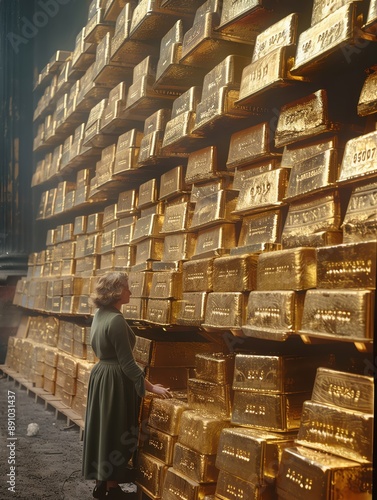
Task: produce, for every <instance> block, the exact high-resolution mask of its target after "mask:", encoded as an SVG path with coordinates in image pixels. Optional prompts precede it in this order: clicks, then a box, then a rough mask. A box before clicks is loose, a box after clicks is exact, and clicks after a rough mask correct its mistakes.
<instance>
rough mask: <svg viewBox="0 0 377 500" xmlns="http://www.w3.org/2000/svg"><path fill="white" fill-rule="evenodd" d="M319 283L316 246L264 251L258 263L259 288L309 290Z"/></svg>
mask: <svg viewBox="0 0 377 500" xmlns="http://www.w3.org/2000/svg"><path fill="white" fill-rule="evenodd" d="M316 285H317V256H316V250H315V248H310V247H300V248H294V249H288V250H278V251H276V252H272V253H262V254H261V255H260V256H259V259H258V265H257V290H260V291H265V290H297V291H298V290H308V289H309V288H315V287H316Z"/></svg>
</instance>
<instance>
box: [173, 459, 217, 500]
mask: <svg viewBox="0 0 377 500" xmlns="http://www.w3.org/2000/svg"><path fill="white" fill-rule="evenodd" d="M215 489H216V485H215V484H214V483H202V484H201V483H198V482H197V481H194V480H192V479H190V478H189V477H187V476H186V475H185V474H181V473H180V472H179V471H177V470H176V469H175V468H173V467H169V469H168V471H167V473H166V478H165V482H164V489H163V495H164V498H165V499H166V500H175V499H176V498H186V499H187V500H199V499H200V500H202V499H204V498H207V495H212V494H213V493H215Z"/></svg>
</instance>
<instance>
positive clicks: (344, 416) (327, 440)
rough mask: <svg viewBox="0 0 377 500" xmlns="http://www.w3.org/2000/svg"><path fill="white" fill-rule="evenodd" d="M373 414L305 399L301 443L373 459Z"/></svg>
mask: <svg viewBox="0 0 377 500" xmlns="http://www.w3.org/2000/svg"><path fill="white" fill-rule="evenodd" d="M373 425H374V424H373V414H370V413H364V412H361V411H355V410H349V409H346V408H341V407H338V406H332V405H328V404H321V403H316V402H314V401H305V403H304V405H303V409H302V417H301V424H300V429H299V431H298V435H297V441H296V442H297V443H298V444H301V445H303V446H309V448H314V449H317V450H320V451H326V452H329V453H333V454H334V455H338V456H340V457H344V458H349V459H350V460H356V461H358V462H360V463H368V462H371V461H372V460H373V442H372V440H371V439H370V437H371V436H372V435H373Z"/></svg>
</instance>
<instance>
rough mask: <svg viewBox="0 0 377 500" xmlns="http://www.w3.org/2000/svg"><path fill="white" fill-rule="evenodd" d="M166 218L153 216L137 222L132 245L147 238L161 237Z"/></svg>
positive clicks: (142, 218)
mask: <svg viewBox="0 0 377 500" xmlns="http://www.w3.org/2000/svg"><path fill="white" fill-rule="evenodd" d="M163 220H164V216H162V215H157V214H151V215H147V216H145V217H140V219H138V220H137V221H136V224H135V230H134V234H133V237H132V240H131V244H135V243H139V242H140V241H142V240H144V239H146V238H153V237H159V236H160V231H161V228H162V223H163Z"/></svg>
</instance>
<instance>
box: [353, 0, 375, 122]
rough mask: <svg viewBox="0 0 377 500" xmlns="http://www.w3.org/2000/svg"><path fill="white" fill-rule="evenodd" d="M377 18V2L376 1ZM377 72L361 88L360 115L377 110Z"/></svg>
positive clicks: (358, 105)
mask: <svg viewBox="0 0 377 500" xmlns="http://www.w3.org/2000/svg"><path fill="white" fill-rule="evenodd" d="M376 18H377V3H376ZM376 86H377V72H376V71H374V72H373V73H371V74H370V75H368V76H367V78H366V80H365V82H364V85H363V88H362V89H361V93H360V98H359V102H358V104H357V112H358V114H359V115H360V116H367V115H371V114H373V113H376V112H377V94H376Z"/></svg>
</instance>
